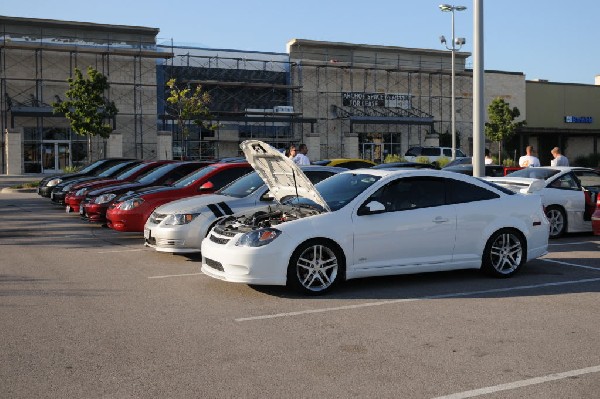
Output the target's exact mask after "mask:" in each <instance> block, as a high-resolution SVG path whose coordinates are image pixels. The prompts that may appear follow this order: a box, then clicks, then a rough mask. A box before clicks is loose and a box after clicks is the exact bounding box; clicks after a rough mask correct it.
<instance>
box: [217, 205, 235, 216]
mask: <svg viewBox="0 0 600 399" xmlns="http://www.w3.org/2000/svg"><path fill="white" fill-rule="evenodd" d="M217 205H219V206H220V207H221V209H222V210H223V212H225V214H226V215H233V211H232V210H231V208H230V207H229V205H227V204H226V203H224V202H219V203H218V204H217Z"/></svg>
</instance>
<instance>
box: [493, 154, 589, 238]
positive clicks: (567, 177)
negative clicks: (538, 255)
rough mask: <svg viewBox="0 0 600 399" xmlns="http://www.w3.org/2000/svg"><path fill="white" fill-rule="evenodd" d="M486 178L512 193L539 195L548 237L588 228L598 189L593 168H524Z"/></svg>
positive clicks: (585, 230) (582, 230)
mask: <svg viewBox="0 0 600 399" xmlns="http://www.w3.org/2000/svg"><path fill="white" fill-rule="evenodd" d="M486 180H488V181H492V182H494V183H496V184H498V185H501V186H504V187H506V188H508V189H510V190H513V191H515V192H522V193H528V194H537V195H540V196H541V197H542V204H543V205H544V209H545V211H546V216H547V217H548V220H549V221H550V238H558V237H560V236H562V235H563V234H564V233H576V232H577V233H580V232H591V231H592V221H591V220H592V214H593V213H594V209H595V207H596V197H597V195H598V192H600V173H599V172H597V171H595V170H594V169H590V168H582V167H569V166H549V167H537V168H525V169H521V170H517V171H516V172H513V173H511V174H509V175H507V176H504V177H487V178H486Z"/></svg>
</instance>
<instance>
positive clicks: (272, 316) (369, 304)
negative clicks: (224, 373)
mask: <svg viewBox="0 0 600 399" xmlns="http://www.w3.org/2000/svg"><path fill="white" fill-rule="evenodd" d="M597 281H600V277H599V278H589V279H584V280H572V281H560V282H556V283H545V284H535V285H521V286H518V287H508V288H496V289H492V290H482V291H468V292H456V293H453V294H441V295H431V296H426V297H420V298H403V299H394V300H390V301H378V302H366V303H360V304H356V305H346V306H336V307H331V308H321V309H310V310H301V311H297V312H286V313H276V314H270V315H263V316H253V317H240V318H237V319H235V321H237V322H244V321H254V320H265V319H276V318H280V317H292V316H301V315H306V314H312V313H326V312H335V311H338V310H349V309H360V308H368V307H372V306H382V305H394V304H398V303H404V302H415V301H424V300H429V299H444V298H458V297H464V296H472V295H481V294H495V293H502V292H511V291H521V290H530V289H535V288H545V287H558V286H562V285H571V284H583V283H593V282H597Z"/></svg>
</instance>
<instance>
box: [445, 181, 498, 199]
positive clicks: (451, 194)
mask: <svg viewBox="0 0 600 399" xmlns="http://www.w3.org/2000/svg"><path fill="white" fill-rule="evenodd" d="M499 197H500V195H498V194H496V193H494V192H492V191H490V190H487V189H485V188H483V187H479V186H476V185H474V184H470V183H467V182H464V181H460V180H454V179H448V180H447V182H446V200H447V203H448V204H464V203H466V202H474V201H485V200H490V199H494V198H499Z"/></svg>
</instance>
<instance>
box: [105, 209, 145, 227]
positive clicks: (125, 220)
mask: <svg viewBox="0 0 600 399" xmlns="http://www.w3.org/2000/svg"><path fill="white" fill-rule="evenodd" d="M145 223H146V218H145V217H144V214H143V213H142V210H140V209H135V210H134V211H122V210H120V209H118V208H110V209H108V211H107V212H106V224H107V225H108V227H110V228H111V229H113V230H117V231H133V232H140V233H141V232H143V231H144V224H145Z"/></svg>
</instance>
